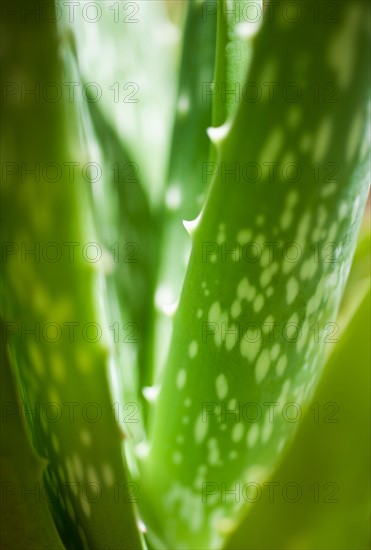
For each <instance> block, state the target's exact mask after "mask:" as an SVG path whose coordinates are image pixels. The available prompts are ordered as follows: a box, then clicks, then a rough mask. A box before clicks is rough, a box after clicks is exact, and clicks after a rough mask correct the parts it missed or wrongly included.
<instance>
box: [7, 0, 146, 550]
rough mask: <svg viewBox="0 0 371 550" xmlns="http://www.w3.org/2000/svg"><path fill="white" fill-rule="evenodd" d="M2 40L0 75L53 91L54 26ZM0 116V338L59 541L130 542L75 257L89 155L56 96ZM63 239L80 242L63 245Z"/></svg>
mask: <svg viewBox="0 0 371 550" xmlns="http://www.w3.org/2000/svg"><path fill="white" fill-rule="evenodd" d="M26 4H27V2H25V3H24V5H23V6H21V7H22V8H23V10H27V5H26ZM40 7H42V6H40ZM7 40H8V43H9V52H10V53H9V56H8V62H7V65H6V66H5V71H4V73H5V78H6V79H7V80H8V81H12V78H14V76H13V75H14V74H21V75H25V77H24V78H25V80H26V81H27V85H29V86H30V87H32V86H36V85H37V84H39V85H40V86H41V87H43V86H47V85H48V83H50V82H53V83H56V84H59V86H60V87H61V86H62V77H61V72H62V67H61V62H60V57H59V51H60V50H59V48H60V47H61V43H60V38H59V37H58V35H57V32H56V27H55V25H54V24H52V23H49V22H46V21H45V20H42V21H39V22H37V21H35V20H34V21H32V19H31V20H22V19H13V20H12V21H11V23H10V24H9V25H8V28H7ZM41 52H42V53H43V55H41ZM25 67H27V69H26V68H25ZM2 111H3V112H2V115H3V116H2V130H3V132H4V134H6V135H7V136H8V139H7V141H6V142H5V143H3V145H2V147H3V150H2V159H3V162H4V163H6V165H7V167H8V168H9V167H10V168H11V169H10V170H9V172H8V173H7V178H6V179H5V180H4V181H3V183H2V189H1V191H2V200H3V205H2V211H3V212H2V213H3V216H2V223H3V233H2V236H3V240H4V241H5V248H3V251H4V250H5V252H4V254H5V255H4V256H3V262H4V269H3V274H2V277H3V278H2V316H3V319H4V327H5V328H4V332H3V335H2V337H3V341H5V342H8V343H9V347H10V349H11V353H12V357H13V358H14V365H16V367H17V379H18V380H19V386H20V393H21V395H22V401H23V404H24V406H25V408H26V409H27V410H28V411H31V412H30V413H29V414H28V418H27V420H28V423H27V426H28V429H29V432H30V435H31V440H32V444H33V446H34V447H35V449H36V451H37V452H38V454H39V455H40V456H41V457H43V458H46V459H47V460H48V466H47V472H46V475H45V479H46V482H47V483H46V485H47V488H48V491H49V493H48V494H49V496H51V497H53V496H54V498H52V500H53V502H52V506H53V511H54V514H55V518H58V519H59V521H58V527H59V529H60V533H61V537H62V540H63V542H64V543H65V544H66V545H67V546H69V547H72V548H74V547H92V548H94V547H96V548H102V547H105V548H118V547H120V548H135V549H137V548H140V547H141V546H142V541H141V535H140V534H139V532H138V528H137V518H136V511H135V509H134V502H135V501H136V500H137V499H138V498H139V497H138V492H139V487H138V486H137V485H135V484H134V485H133V483H132V482H130V480H129V479H128V477H127V473H126V464H125V460H124V457H123V452H122V440H123V437H124V433H123V414H125V412H124V413H123V411H122V410H121V409H120V411H118V410H117V407H116V408H115V404H114V403H113V402H112V398H111V394H110V387H109V382H108V372H109V365H110V357H111V355H110V347H111V341H110V338H109V336H108V327H106V326H105V324H104V315H103V312H102V308H101V307H100V303H99V297H100V295H101V294H102V293H103V292H104V278H103V275H104V272H105V269H106V266H105V262H104V261H103V260H100V261H97V262H92V261H89V259H88V258H90V257H91V256H90V255H88V254H85V255H84V254H82V251H83V250H84V246H85V245H86V244H87V243H91V242H93V243H94V242H96V241H97V239H96V233H95V230H94V227H93V223H92V216H91V214H90V212H89V208H88V205H89V192H88V189H87V187H88V185H90V184H89V183H87V181H86V178H84V177H83V176H82V175H81V170H82V165H85V161H86V156H85V151H84V148H83V147H82V146H81V145H80V143H79V136H78V134H76V132H75V128H76V126H77V121H76V113H75V111H74V109H73V108H71V105H70V109H69V110H68V105H67V106H66V105H65V104H64V103H63V102H62V101H59V102H52V103H51V102H49V101H46V100H45V99H41V100H40V101H35V98H34V97H33V96H32V94H27V95H26V97H25V98H24V99H23V100H22V98H21V97H20V96H19V95H17V94H15V98H13V99H12V101H8V102H7V103H5V105H4V106H3V109H2ZM35 161H36V162H37V163H39V165H40V172H39V173H38V172H37V166H36V173H37V175H36V176H35V174H34V173H32V172H26V171H25V170H24V169H23V171H22V166H23V165H22V163H24V165H25V167H27V168H32V167H34V168H35ZM71 162H76V163H77V164H78V166H79V169H76V170H75V176H74V177H72V178H71V177H62V178H60V179H59V180H57V181H51V179H52V176H51V175H50V172H46V171H45V167H46V166H47V165H48V163H54V166H55V165H56V166H57V167H59V169H65V168H64V167H65V165H66V164H68V163H71ZM65 243H67V244H68V243H70V244H71V243H74V244H75V245H76V247H77V248H76V247H75V248H73V251H74V252H72V251H71V246H67V247H66V246H65ZM30 250H33V251H34V253H32V252H30ZM60 251H62V252H61V253H60ZM85 251H86V250H85ZM90 252H91V251H90ZM55 258H57V259H58V261H55ZM89 329H90V330H89ZM129 412H130V411H129ZM55 487H57V489H58V493H57V498H55V496H56V495H55V494H53V490H54V489H55ZM76 541H79V542H78V544H76Z"/></svg>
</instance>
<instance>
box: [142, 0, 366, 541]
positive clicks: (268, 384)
mask: <svg viewBox="0 0 371 550" xmlns="http://www.w3.org/2000/svg"><path fill="white" fill-rule="evenodd" d="M299 5H300V8H301V10H302V11H301V12H302V17H301V18H300V19H299V20H296V21H295V22H292V21H291V20H290V18H289V17H287V16H285V13H287V9H290V3H284V2H279V3H277V5H276V10H277V11H276V16H275V17H273V18H271V17H265V20H264V21H263V25H262V27H261V30H260V31H259V32H258V34H257V35H256V36H255V37H254V51H253V57H252V60H251V65H250V69H249V74H248V80H246V81H245V82H254V83H255V84H256V85H257V86H259V87H260V89H261V90H264V83H266V82H268V81H269V82H276V81H277V82H279V83H283V85H282V88H280V92H279V93H277V95H276V96H275V98H274V101H273V100H271V99H270V96H269V94H267V93H266V94H265V95H264V94H263V96H262V98H261V100H260V101H257V102H251V101H242V100H241V102H240V104H239V105H238V108H237V109H235V110H234V112H233V116H232V117H231V118H230V119H228V124H224V125H223V127H221V128H219V129H217V131H214V132H211V134H210V137H211V139H212V140H213V142H214V144H215V146H216V147H217V157H216V162H214V164H213V168H214V178H213V183H212V188H211V191H210V193H209V196H208V198H207V201H206V205H205V208H204V210H203V214H202V216H201V217H200V219H199V221H198V224H197V225H196V226H195V227H194V228H193V231H192V254H191V259H190V263H189V268H188V272H187V276H186V280H185V284H184V287H183V291H182V296H181V300H180V305H179V309H178V310H177V313H176V317H175V328H174V334H173V340H172V345H171V350H170V355H169V361H168V364H167V369H166V372H165V376H164V380H163V384H162V387H161V391H160V395H159V402H158V408H157V411H156V417H155V422H154V426H153V431H152V446H151V450H150V454H149V457H148V459H147V461H146V462H145V464H144V471H145V475H146V476H147V477H146V489H148V490H150V491H152V494H154V495H156V511H157V514H158V518H161V523H162V533H163V535H164V536H166V537H167V539H166V540H167V542H168V544H169V545H170V546H173V547H176V548H210V547H212V548H216V547H218V546H220V545H221V544H222V541H223V538H224V537H225V535H226V534H227V533H228V532H230V531H232V530H233V529H234V527H235V525H236V522H237V521H238V517H239V516H240V514H241V512H242V510H243V508H244V502H242V499H241V498H237V497H236V498H234V497H233V496H232V498H230V499H228V498H227V499H223V498H224V497H223V494H222V492H223V489H224V491H225V490H226V491H229V490H232V491H233V490H235V488H236V484H240V486H241V485H242V486H243V484H244V483H246V482H256V483H260V482H262V481H264V480H267V479H269V477H270V476H271V475H272V472H273V471H274V469H275V467H276V465H277V463H278V459H279V457H280V455H281V453H282V452H284V450H285V448H286V447H287V446H288V444H289V442H290V441H291V439H292V436H293V434H294V431H295V430H294V426H293V423H292V422H289V421H287V416H286V420H285V414H278V415H277V421H275V422H274V423H272V422H270V415H271V413H272V411H271V407H270V406H267V403H268V405H269V404H271V406H274V407H276V412H277V413H285V412H287V410H286V409H285V406H286V404H287V403H289V402H292V401H296V402H298V403H299V404H300V405H301V406H303V407H304V406H305V404H306V403H307V402H308V400H309V398H310V396H311V395H312V394H313V391H314V389H315V387H316V385H317V383H318V380H319V378H320V375H321V371H322V364H323V355H324V348H325V342H326V338H328V337H331V334H332V333H331V328H333V325H334V323H335V321H336V315H337V311H338V307H339V303H340V300H341V296H342V293H343V290H344V286H345V282H346V280H347V277H348V273H349V269H350V265H351V259H352V256H353V253H354V248H355V244H356V238H357V233H358V229H359V225H360V220H361V217H362V213H363V209H364V205H365V202H366V198H367V193H368V187H369V174H368V163H367V153H368V151H367V145H368V143H367V139H366V138H367V135H366V133H367V132H366V131H367V126H366V120H367V113H368V97H369V95H368V94H369V80H368V77H367V72H368V59H369V56H368V45H369V30H368V28H367V25H366V24H365V20H364V17H363V16H364V12H363V8H362V5H363V4H362V3H358V2H355V3H354V2H343V3H342V4H341V5H340V4H339V5H338V13H337V18H336V20H335V21H332V22H331V24H329V23H328V22H327V21H325V20H322V19H321V20H314V19H313V13H312V12H311V10H310V5H309V3H308V2H301V3H300V4H299ZM285 10H286V11H285ZM313 80H316V81H317V82H318V83H319V85H320V90H322V88H321V86H323V85H324V84H326V83H329V82H330V83H333V84H334V86H335V88H332V91H333V90H334V89H335V91H336V94H338V95H336V97H335V99H336V100H335V101H331V102H327V101H319V100H317V97H316V96H315V95H313V89H312V87H313ZM293 82H294V83H296V85H297V88H299V86H300V89H301V91H302V94H301V97H300V101H299V100H297V101H296V102H293V101H292V100H291V101H290V100H289V99H288V98H287V96H285V93H282V89H283V87H284V83H293ZM290 97H291V98H292V96H291V95H290ZM321 97H322V99H323V96H321ZM205 162H206V160H205ZM334 168H335V173H334ZM316 169H317V170H319V171H320V172H319V173H320V176H319V177H317V176H316V173H315V170H316ZM329 171H330V174H329ZM299 175H300V177H299ZM195 177H196V176H195ZM249 403H250V404H251V403H252V404H253V406H252V408H254V404H255V408H256V409H257V411H258V413H256V412H255V415H254V411H253V410H252V409H251V408H250V409H249V408H247V409H246V406H248V405H249ZM264 404H265V405H264ZM259 413H260V417H259V418H257V416H256V414H259ZM252 417H253V418H255V421H254V422H253V421H252ZM147 483H148V486H147ZM154 525H155V523H154ZM156 528H157V529H158V526H156V527H155V529H156ZM165 533H166V534H165Z"/></svg>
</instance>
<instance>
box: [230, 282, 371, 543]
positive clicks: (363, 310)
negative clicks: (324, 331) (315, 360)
mask: <svg viewBox="0 0 371 550" xmlns="http://www.w3.org/2000/svg"><path fill="white" fill-rule="evenodd" d="M370 305H371V304H370V293H369V292H368V294H367V296H366V297H365V298H364V299H363V300H362V304H361V306H360V307H359V309H358V310H357V312H356V313H355V315H354V317H353V320H352V322H351V324H350V325H349V326H348V328H347V330H346V332H345V333H344V335H343V337H342V338H341V340H340V341H339V344H338V345H337V346H335V350H334V353H333V355H332V356H331V358H330V360H329V361H328V363H327V364H326V366H325V369H324V374H323V379H322V380H321V382H320V384H319V386H318V388H317V390H316V392H315V394H314V396H313V399H312V401H313V405H312V406H311V407H310V409H309V410H308V411H307V414H306V416H305V417H304V419H303V420H302V422H301V425H300V427H299V430H298V433H297V436H296V438H295V440H294V444H293V446H292V448H291V449H290V451H289V453H288V455H287V456H286V457H285V458H284V460H283V462H282V464H281V465H280V467H279V468H278V470H277V472H276V473H275V475H274V481H275V483H277V484H278V485H277V486H276V494H275V496H274V498H272V496H271V498H269V494H268V491H269V488H268V486H266V487H262V495H261V498H260V500H259V502H257V503H256V504H255V505H254V506H253V507H252V508H251V511H250V514H249V515H248V516H247V518H246V519H245V521H244V522H243V524H242V525H241V526H240V528H239V529H238V530H237V531H236V532H235V533H234V534H233V536H232V537H231V538H230V540H228V543H227V545H226V548H231V549H232V548H233V549H236V550H237V549H239V548H241V549H242V548H243V549H247V548H254V549H255V548H256V549H259V548H260V549H263V548H273V547H274V548H280V549H286V548H287V549H288V548H293V547H295V548H302V549H305V548H310V549H311V550H312V549H313V550H317V549H318V550H319V549H322V548H333V549H334V550H335V549H336V550H340V549H342V548H364V549H366V548H369V543H370V541H369V535H370V530H369V514H370V473H369V464H370V458H371V457H370V446H369V443H368V441H367V438H365V437H364V434H365V433H367V432H368V431H369V418H370V394H369V391H368V388H369V387H370V372H369V364H370V347H369V344H368V341H369V334H370V328H371V327H370ZM355 342H357V360H356V361H354V343H355ZM350 365H353V369H352V375H351V376H350V375H349V373H350V371H349V366H350ZM349 456H352V457H354V460H353V463H352V467H351V468H350V467H349V458H348V457H349ZM288 483H295V484H296V487H299V488H300V491H301V497H300V498H299V499H298V501H297V502H295V503H292V502H289V501H288V499H285V498H283V497H282V488H283V487H285V486H287V484H288ZM271 488H272V487H271ZM290 497H292V495H290ZM267 523H268V524H269V525H270V526H271V529H265V526H266V525H267ZM355 525H356V526H357V528H356V529H355V528H354V526H355Z"/></svg>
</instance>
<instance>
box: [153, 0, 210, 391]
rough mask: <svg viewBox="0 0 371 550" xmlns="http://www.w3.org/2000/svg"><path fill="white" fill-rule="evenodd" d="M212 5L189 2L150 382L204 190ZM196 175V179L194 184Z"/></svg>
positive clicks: (167, 334)
mask: <svg viewBox="0 0 371 550" xmlns="http://www.w3.org/2000/svg"><path fill="white" fill-rule="evenodd" d="M216 5H217V2H216V1H215V0H213V1H212V2H210V1H206V0H205V1H201V2H198V1H195V0H192V1H191V2H189V4H188V14H187V21H186V25H185V29H184V40H183V55H182V60H181V66H180V74H179V84H178V97H177V109H176V114H175V121H174V129H173V139H172V145H171V150H170V160H169V170H168V176H167V181H168V184H167V188H166V190H165V191H166V192H165V196H164V204H163V207H162V209H161V211H160V219H161V235H162V240H161V254H160V257H159V268H158V273H157V280H158V286H157V291H156V305H157V309H158V311H157V314H156V318H155V321H154V329H155V330H154V337H153V345H154V351H153V352H152V363H153V367H152V370H153V371H154V372H153V373H152V375H153V377H154V379H156V378H157V379H158V376H159V373H160V372H161V370H162V368H163V366H164V362H165V361H166V356H167V353H168V351H169V342H170V339H171V326H172V319H171V312H172V308H173V306H174V304H175V303H176V302H177V300H178V299H179V295H180V291H181V288H182V285H183V282H184V276H185V272H186V268H187V264H188V261H189V255H190V249H191V246H190V241H189V238H188V236H187V234H186V232H185V231H184V227H183V220H192V219H193V218H194V217H195V216H197V214H198V212H199V211H200V208H201V206H202V204H203V202H204V200H205V192H206V189H207V186H206V184H205V179H204V178H202V163H203V161H204V159H205V158H207V157H208V154H209V149H210V141H209V139H208V137H207V133H206V130H207V128H208V127H209V126H210V124H211V101H210V100H209V101H207V100H206V97H204V96H205V93H206V92H205V91H204V90H205V89H206V88H207V85H208V83H209V82H212V80H213V72H214V60H215V43H216ZM205 87H206V88H205ZM195 173H196V174H198V175H199V176H200V177H196V178H195V177H194V174H195ZM148 382H149V383H150V382H151V380H150V379H149V380H148Z"/></svg>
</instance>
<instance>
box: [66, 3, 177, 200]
mask: <svg viewBox="0 0 371 550" xmlns="http://www.w3.org/2000/svg"><path fill="white" fill-rule="evenodd" d="M59 6H60V8H61V10H62V12H63V20H62V23H63V26H64V27H65V28H69V29H70V30H71V32H72V33H73V35H74V37H75V40H76V50H77V55H78V60H79V66H80V69H81V73H82V76H83V80H84V81H85V82H86V83H95V84H96V86H93V87H92V91H94V90H98V91H99V90H100V91H101V97H100V99H99V103H100V105H101V107H102V111H103V114H104V116H105V117H106V119H107V121H108V123H109V124H110V125H111V126H112V128H113V129H114V130H115V131H116V133H117V135H118V136H119V138H120V140H122V141H123V144H124V146H125V149H126V151H127V152H128V155H129V157H130V158H131V159H132V160H133V161H134V162H135V163H137V164H138V165H139V167H140V174H141V181H142V184H143V186H144V187H145V189H146V192H147V193H148V195H149V197H150V199H151V203H153V204H158V203H159V201H160V197H161V195H162V192H163V189H164V184H165V181H166V163H167V151H168V146H169V140H170V131H171V123H172V120H171V116H172V106H173V103H174V99H175V97H174V96H175V82H174V78H173V75H174V74H175V71H174V63H175V60H176V53H177V48H178V45H179V39H180V33H179V30H178V28H177V27H176V26H175V25H174V24H172V23H171V22H170V21H169V19H168V17H167V14H166V10H165V6H164V5H163V2H162V1H160V0H152V1H151V2H114V1H111V0H108V1H104V2H100V3H99V15H100V16H101V17H100V19H99V21H97V22H94V23H92V22H91V21H89V18H93V19H94V18H95V14H94V13H93V12H94V9H92V10H90V11H89V10H88V9H86V11H85V12H84V9H82V8H81V7H78V8H73V7H71V6H68V3H66V2H62V1H60V0H59ZM71 10H74V15H73V22H72V23H69V21H70V18H71V16H70V13H71ZM87 44H89V47H86V45H87ZM139 60H140V62H139ZM154 106H155V108H154Z"/></svg>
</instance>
